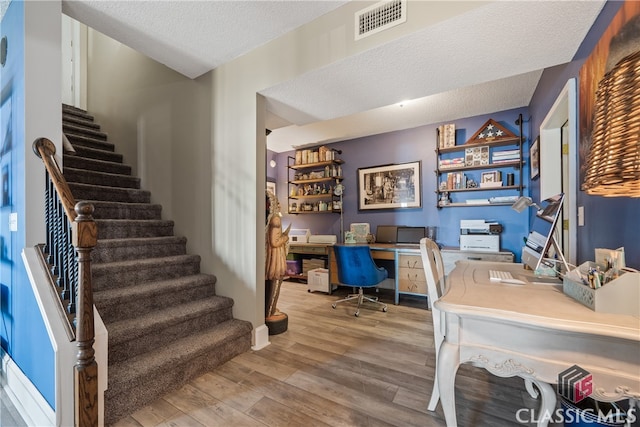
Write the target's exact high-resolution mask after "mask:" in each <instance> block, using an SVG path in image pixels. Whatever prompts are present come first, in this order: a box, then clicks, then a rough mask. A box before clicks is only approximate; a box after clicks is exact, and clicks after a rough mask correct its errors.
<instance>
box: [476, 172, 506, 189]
mask: <svg viewBox="0 0 640 427" xmlns="http://www.w3.org/2000/svg"><path fill="white" fill-rule="evenodd" d="M480 177H481V178H480V187H488V188H491V187H502V172H500V171H490V172H482V175H480Z"/></svg>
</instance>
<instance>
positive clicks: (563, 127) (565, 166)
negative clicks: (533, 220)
mask: <svg viewBox="0 0 640 427" xmlns="http://www.w3.org/2000/svg"><path fill="white" fill-rule="evenodd" d="M545 147H547V148H549V147H554V148H553V149H551V150H549V149H547V150H546V151H547V153H548V156H547V157H548V158H544V157H543V154H544V152H545ZM558 150H559V151H558ZM545 163H546V164H547V165H550V164H555V165H558V167H549V166H548V167H544V165H545ZM577 164H578V103H577V83H576V79H575V78H573V79H569V80H568V81H567V84H566V85H565V86H564V88H563V89H562V91H561V92H560V94H559V95H558V98H557V99H556V101H555V102H554V104H553V106H552V107H551V109H550V110H549V113H547V116H546V117H545V119H544V120H543V121H542V124H541V125H540V199H545V198H547V197H550V196H552V195H554V194H558V193H560V192H563V193H565V199H564V200H565V201H564V209H563V220H564V221H563V223H565V224H567V223H568V226H567V227H563V228H564V239H563V244H562V246H563V249H562V250H563V252H564V256H565V258H566V259H567V262H569V264H574V265H575V263H576V256H577V219H578V216H577V208H576V199H577V196H578V184H577V179H578V178H577V177H578V175H577ZM560 165H561V167H560ZM563 176H564V177H565V179H563ZM567 177H568V179H567Z"/></svg>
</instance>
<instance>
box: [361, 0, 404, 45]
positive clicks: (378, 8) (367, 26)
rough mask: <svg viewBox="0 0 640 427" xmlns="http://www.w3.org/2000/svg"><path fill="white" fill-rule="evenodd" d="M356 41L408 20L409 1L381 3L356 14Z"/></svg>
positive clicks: (396, 0) (393, 0)
mask: <svg viewBox="0 0 640 427" xmlns="http://www.w3.org/2000/svg"><path fill="white" fill-rule="evenodd" d="M355 18H356V22H355V24H356V25H355V33H356V34H355V39H356V40H360V39H362V38H364V37H367V36H370V35H372V34H375V33H378V32H380V31H382V30H386V29H387V28H391V27H395V26H396V25H398V24H402V23H403V22H405V21H406V20H407V0H391V1H381V2H380V3H376V4H374V5H373V6H369V7H367V8H366V9H362V10H361V11H359V12H356V15H355Z"/></svg>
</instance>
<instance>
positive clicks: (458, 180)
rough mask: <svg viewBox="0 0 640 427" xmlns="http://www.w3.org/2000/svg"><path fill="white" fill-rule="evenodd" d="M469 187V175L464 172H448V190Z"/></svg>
mask: <svg viewBox="0 0 640 427" xmlns="http://www.w3.org/2000/svg"><path fill="white" fill-rule="evenodd" d="M463 188H467V177H466V175H465V174H463V173H462V172H449V173H448V174H447V190H461V189H463Z"/></svg>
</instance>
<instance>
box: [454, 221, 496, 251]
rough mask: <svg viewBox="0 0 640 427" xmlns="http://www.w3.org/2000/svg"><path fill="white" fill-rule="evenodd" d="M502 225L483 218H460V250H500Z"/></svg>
mask: <svg viewBox="0 0 640 427" xmlns="http://www.w3.org/2000/svg"><path fill="white" fill-rule="evenodd" d="M500 233H502V225H500V224H498V223H497V222H489V221H486V220H484V219H462V220H460V250H461V251H481V252H500Z"/></svg>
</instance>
